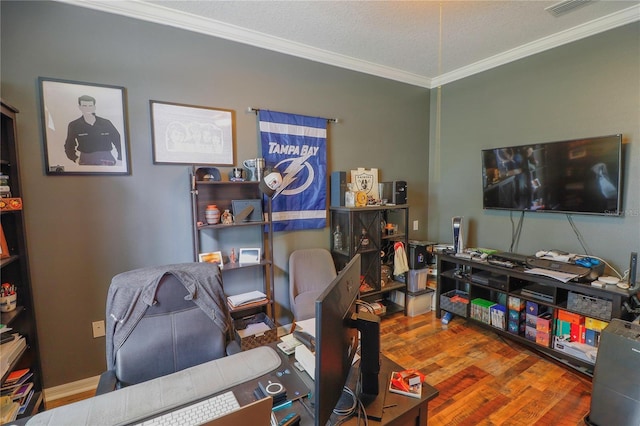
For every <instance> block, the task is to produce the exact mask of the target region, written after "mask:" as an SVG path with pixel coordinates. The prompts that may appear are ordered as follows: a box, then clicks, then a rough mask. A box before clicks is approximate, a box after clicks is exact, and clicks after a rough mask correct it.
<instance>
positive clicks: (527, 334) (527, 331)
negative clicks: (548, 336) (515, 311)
mask: <svg viewBox="0 0 640 426" xmlns="http://www.w3.org/2000/svg"><path fill="white" fill-rule="evenodd" d="M537 334H538V332H537V331H536V329H535V327H529V326H526V327H525V328H524V338H525V339H527V340H531V341H532V342H535V341H536V335H537Z"/></svg>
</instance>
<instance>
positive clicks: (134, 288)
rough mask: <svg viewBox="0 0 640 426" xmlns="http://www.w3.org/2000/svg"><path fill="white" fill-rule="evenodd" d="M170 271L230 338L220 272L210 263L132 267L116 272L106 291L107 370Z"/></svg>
mask: <svg viewBox="0 0 640 426" xmlns="http://www.w3.org/2000/svg"><path fill="white" fill-rule="evenodd" d="M165 274H172V275H174V276H175V277H176V278H178V279H179V280H180V282H182V284H184V286H185V288H186V289H187V291H188V292H189V295H188V296H186V297H187V298H191V299H192V300H193V301H194V302H195V303H196V305H198V306H199V307H200V309H202V310H203V311H204V312H205V313H206V315H207V316H208V317H209V318H211V320H212V321H213V322H214V323H215V324H216V325H217V326H218V327H220V329H221V330H222V332H223V333H228V334H229V338H230V339H232V338H233V336H231V333H232V330H233V328H232V322H231V317H230V316H229V310H228V309H227V298H226V296H225V294H224V290H223V288H222V276H221V273H220V269H219V268H218V266H217V265H215V264H211V263H181V264H175V265H165V266H155V267H149V268H142V269H136V270H133V271H129V272H123V273H121V274H118V275H116V276H115V277H113V279H112V280H111V285H110V287H109V292H108V294H107V312H106V314H107V315H106V317H107V318H106V330H105V333H106V336H105V337H106V346H107V370H112V369H114V368H115V354H116V352H117V350H118V348H120V346H122V344H123V343H124V342H125V340H126V339H127V337H128V336H129V334H130V333H131V331H132V330H133V328H134V327H135V325H136V324H137V323H138V322H139V321H140V319H141V318H142V316H143V314H144V312H145V311H146V309H147V307H149V306H151V305H152V304H153V303H154V299H155V295H156V291H157V288H158V284H159V282H160V279H161V278H162V277H163V276H164V275H165Z"/></svg>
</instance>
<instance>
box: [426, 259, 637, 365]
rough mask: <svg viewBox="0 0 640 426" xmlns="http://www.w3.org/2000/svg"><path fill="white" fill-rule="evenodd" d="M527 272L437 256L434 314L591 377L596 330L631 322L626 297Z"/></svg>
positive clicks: (621, 292) (522, 268)
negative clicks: (502, 338)
mask: <svg viewBox="0 0 640 426" xmlns="http://www.w3.org/2000/svg"><path fill="white" fill-rule="evenodd" d="M526 271H527V268H526V266H523V265H521V264H517V265H512V267H502V266H498V265H495V264H490V263H489V262H487V261H484V260H483V259H478V260H474V259H465V258H460V257H458V256H454V255H448V254H440V255H438V286H437V290H436V316H437V317H438V318H440V317H441V315H442V314H443V313H444V312H450V313H452V314H454V315H457V316H460V317H464V318H466V319H468V321H470V322H473V323H474V324H478V325H480V326H482V327H487V328H490V329H492V330H494V331H495V332H496V333H498V334H500V335H502V336H505V337H508V338H511V339H513V340H515V341H517V342H519V343H521V344H524V345H527V346H529V347H531V348H534V349H536V350H538V351H540V352H542V353H545V354H547V355H549V356H551V357H553V358H555V359H556V360H558V361H561V362H563V363H565V364H567V365H568V366H570V367H573V368H576V369H578V370H580V371H581V372H583V373H586V374H588V375H592V374H593V369H594V365H595V356H596V355H597V346H598V341H599V338H600V334H601V331H602V329H604V327H606V325H607V324H608V323H609V322H610V321H611V320H612V319H614V318H619V319H625V320H628V319H630V318H629V317H630V315H629V313H628V312H627V311H626V310H625V308H624V304H625V302H627V301H628V300H629V298H630V296H631V293H630V292H629V291H628V290H625V289H621V288H618V287H616V286H615V285H611V286H609V285H608V286H606V287H602V288H601V287H594V286H591V285H590V284H589V283H588V282H586V283H579V282H572V281H570V282H567V283H564V282H561V281H558V280H554V279H552V278H547V277H545V276H541V275H534V274H531V273H528V272H526ZM558 319H559V320H558ZM574 323H575V325H573V324H574Z"/></svg>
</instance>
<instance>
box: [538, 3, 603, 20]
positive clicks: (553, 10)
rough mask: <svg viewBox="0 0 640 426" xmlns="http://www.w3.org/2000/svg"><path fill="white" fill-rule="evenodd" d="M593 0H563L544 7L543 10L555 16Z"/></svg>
mask: <svg viewBox="0 0 640 426" xmlns="http://www.w3.org/2000/svg"><path fill="white" fill-rule="evenodd" d="M594 1H595V0H565V1H561V2H560V3H556V4H554V5H552V6H549V7H545V8H544V10H546V11H547V12H549V13H550V14H552V15H553V16H556V17H557V16H561V15H564V14H565V13H569V12H571V11H572V10H574V9H576V8H578V7H582V6H586V5H588V4H589V3H593V2H594Z"/></svg>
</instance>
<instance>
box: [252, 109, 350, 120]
mask: <svg viewBox="0 0 640 426" xmlns="http://www.w3.org/2000/svg"><path fill="white" fill-rule="evenodd" d="M258 111H260V108H253V107H248V108H247V112H253V113H255V114H256V115H257V114H258ZM320 118H323V117H320ZM325 120H327V123H336V124H337V123H339V122H340V120H338V119H337V118H325Z"/></svg>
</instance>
